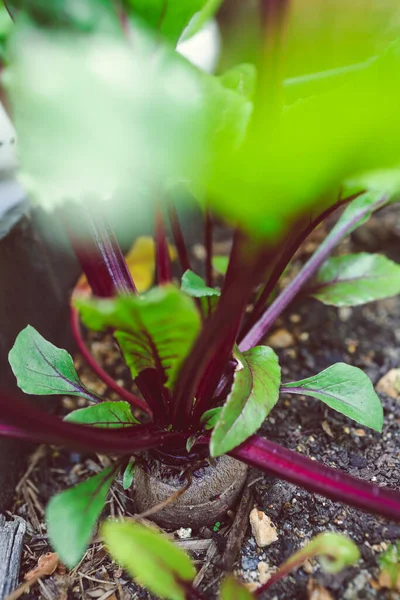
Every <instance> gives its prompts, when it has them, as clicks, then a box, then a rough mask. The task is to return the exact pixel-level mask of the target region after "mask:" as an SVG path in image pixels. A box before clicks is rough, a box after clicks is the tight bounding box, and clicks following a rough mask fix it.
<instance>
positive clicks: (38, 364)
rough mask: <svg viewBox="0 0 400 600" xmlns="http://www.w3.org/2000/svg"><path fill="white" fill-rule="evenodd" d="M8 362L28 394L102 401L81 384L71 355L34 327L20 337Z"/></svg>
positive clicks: (9, 355) (26, 329)
mask: <svg viewBox="0 0 400 600" xmlns="http://www.w3.org/2000/svg"><path fill="white" fill-rule="evenodd" d="M8 360H9V362H10V365H11V368H12V370H13V373H14V375H15V377H16V378H17V382H18V386H19V387H20V388H21V390H22V391H23V392H25V393H26V394H38V395H53V394H69V395H72V396H81V397H82V398H86V399H87V400H91V401H92V402H98V400H99V399H100V400H101V398H100V397H99V396H97V395H96V394H94V393H91V392H90V391H89V390H88V389H87V388H86V387H85V386H84V385H83V383H82V382H81V381H80V379H79V377H78V375H77V373H76V371H75V367H74V363H73V360H72V358H71V356H70V355H69V354H68V352H67V351H66V350H61V349H60V348H57V347H56V346H54V345H53V344H51V343H50V342H48V341H47V340H45V339H44V337H42V336H41V335H40V333H39V332H38V331H36V329H34V328H33V327H31V325H28V326H27V327H25V329H23V330H22V331H21V332H20V333H19V334H18V336H17V339H16V340H15V343H14V346H13V347H12V349H11V350H10V352H9V354H8Z"/></svg>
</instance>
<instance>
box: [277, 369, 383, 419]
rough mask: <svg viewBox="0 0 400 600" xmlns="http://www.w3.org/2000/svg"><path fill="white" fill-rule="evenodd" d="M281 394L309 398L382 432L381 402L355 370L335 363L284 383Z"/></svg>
mask: <svg viewBox="0 0 400 600" xmlns="http://www.w3.org/2000/svg"><path fill="white" fill-rule="evenodd" d="M281 391H282V392H286V393H288V394H302V395H304V396H312V397H313V398H317V399H318V400H321V401H322V402H324V403H325V404H327V405H328V406H329V407H330V408H333V409H334V410H336V411H338V412H340V413H342V414H343V415H346V417H350V419H354V420H355V421H357V422H358V423H360V424H361V425H365V426H366V427H370V428H371V429H375V431H382V425H383V409H382V405H381V402H380V400H379V397H378V395H377V394H376V393H375V390H374V387H373V385H372V383H371V381H370V379H369V378H368V377H367V375H366V374H365V373H364V372H363V371H361V369H357V367H352V366H351V365H346V364H345V363H336V364H335V365H332V366H331V367H328V368H327V369H325V370H324V371H321V373H318V375H314V376H313V377H307V378H306V379H302V380H300V381H293V382H291V383H284V384H283V385H282V387H281Z"/></svg>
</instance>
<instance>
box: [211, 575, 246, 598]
mask: <svg viewBox="0 0 400 600" xmlns="http://www.w3.org/2000/svg"><path fill="white" fill-rule="evenodd" d="M219 598H220V600H252V598H254V596H253V594H252V593H251V592H249V590H248V589H247V588H245V587H244V585H242V584H241V583H240V582H239V581H238V580H237V579H235V578H234V577H226V578H225V579H224V581H223V583H222V585H221V590H220V596H219Z"/></svg>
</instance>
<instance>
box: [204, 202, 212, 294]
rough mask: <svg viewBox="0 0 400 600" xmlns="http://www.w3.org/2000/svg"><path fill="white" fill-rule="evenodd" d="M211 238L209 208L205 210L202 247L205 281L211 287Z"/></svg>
mask: <svg viewBox="0 0 400 600" xmlns="http://www.w3.org/2000/svg"><path fill="white" fill-rule="evenodd" d="M212 238H213V222H212V217H211V213H210V210H209V209H207V210H206V214H205V222H204V247H205V250H206V283H207V285H208V286H209V287H213V271H212V255H213V250H212Z"/></svg>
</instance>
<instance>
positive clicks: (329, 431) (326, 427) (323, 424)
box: [321, 421, 333, 438]
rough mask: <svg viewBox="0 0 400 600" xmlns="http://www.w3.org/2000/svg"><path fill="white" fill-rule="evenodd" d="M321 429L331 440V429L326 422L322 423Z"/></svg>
mask: <svg viewBox="0 0 400 600" xmlns="http://www.w3.org/2000/svg"><path fill="white" fill-rule="evenodd" d="M321 427H322V429H323V430H324V431H325V433H326V435H329V437H331V438H333V433H332V429H331V427H330V425H329V423H328V421H322V423H321Z"/></svg>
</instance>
